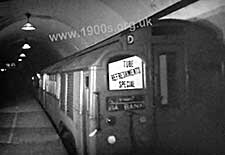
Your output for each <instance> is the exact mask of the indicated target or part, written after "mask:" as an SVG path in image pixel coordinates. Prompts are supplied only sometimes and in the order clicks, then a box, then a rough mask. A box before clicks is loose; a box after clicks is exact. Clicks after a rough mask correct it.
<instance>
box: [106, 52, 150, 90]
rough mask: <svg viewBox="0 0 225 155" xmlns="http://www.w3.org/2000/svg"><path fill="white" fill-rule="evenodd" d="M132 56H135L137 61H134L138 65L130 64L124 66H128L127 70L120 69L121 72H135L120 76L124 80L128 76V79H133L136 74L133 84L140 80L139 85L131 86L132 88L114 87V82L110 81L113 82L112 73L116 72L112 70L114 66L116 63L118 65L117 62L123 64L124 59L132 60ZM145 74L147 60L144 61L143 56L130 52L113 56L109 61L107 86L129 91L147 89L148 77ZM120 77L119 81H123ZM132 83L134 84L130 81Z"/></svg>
mask: <svg viewBox="0 0 225 155" xmlns="http://www.w3.org/2000/svg"><path fill="white" fill-rule="evenodd" d="M132 58H133V60H135V62H134V63H136V64H135V65H137V66H138V67H134V66H129V65H128V67H124V68H127V69H126V70H121V69H120V70H121V71H119V73H124V72H127V71H131V70H132V71H131V72H133V73H134V74H133V75H131V76H129V77H123V78H121V76H120V78H121V79H122V80H123V79H124V80H126V78H127V79H131V78H132V77H134V76H135V78H136V79H135V80H134V81H133V84H134V83H135V82H137V81H138V82H139V83H138V84H139V85H138V86H136V87H134V88H133V87H130V88H129V87H128V88H116V87H115V86H114V87H113V86H112V83H110V82H112V79H111V78H112V74H111V73H112V72H114V71H112V70H111V69H113V67H112V66H113V65H114V64H115V66H116V67H118V64H117V63H119V64H120V65H122V64H123V62H124V61H126V60H128V61H130V60H132ZM122 61H123V62H122ZM138 61H139V62H138ZM140 66H141V67H140ZM117 69H118V68H117ZM135 69H136V70H135ZM139 72H140V74H139ZM115 74H117V73H115ZM124 74H125V73H124ZM145 76H146V68H145V61H144V59H143V58H142V57H140V56H138V55H128V54H127V55H117V56H114V57H111V58H110V59H109V60H108V62H107V88H108V90H109V91H127V90H142V89H145V88H146V77H145ZM138 77H139V78H138ZM120 78H118V79H117V80H118V81H117V83H118V82H121V81H120V80H121V79H120ZM140 78H141V80H138V79H140ZM125 82H126V81H125ZM131 82H132V81H131ZM130 84H131V85H132V83H130Z"/></svg>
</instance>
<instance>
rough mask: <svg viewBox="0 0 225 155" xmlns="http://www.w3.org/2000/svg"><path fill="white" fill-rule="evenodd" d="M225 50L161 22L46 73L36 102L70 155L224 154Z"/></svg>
mask: <svg viewBox="0 0 225 155" xmlns="http://www.w3.org/2000/svg"><path fill="white" fill-rule="evenodd" d="M136 26H137V25H136ZM139 27H140V25H139ZM224 49H225V47H224V45H223V43H222V42H221V40H219V39H218V36H217V33H216V32H215V29H212V27H208V26H205V25H204V24H201V23H194V22H188V21H182V20H161V21H158V22H157V23H155V24H154V25H153V26H151V27H150V26H146V27H142V28H138V29H136V30H135V31H131V29H129V30H126V31H123V32H122V33H119V34H117V35H115V36H113V37H111V38H109V39H107V40H105V41H103V42H101V43H99V44H96V45H94V46H92V47H90V48H88V49H85V50H83V51H81V52H78V53H76V54H74V55H73V56H70V57H68V58H65V59H63V60H62V61H59V62H58V63H56V64H54V65H52V66H50V67H48V68H46V69H44V70H43V71H42V88H41V90H39V92H41V94H42V95H39V100H40V102H41V103H42V105H44V106H43V107H44V109H45V110H46V111H47V112H48V113H49V115H50V117H51V119H52V120H53V122H54V124H55V125H56V127H57V129H58V131H59V133H60V135H61V137H62V139H63V140H64V143H65V146H66V147H67V148H68V150H69V152H70V153H71V154H73V153H75V152H76V153H77V154H79V155H106V154H107V155H108V154H112V155H113V154H114V155H119V154H121V155H126V154H129V155H136V154H137V155H139V154H154V155H164V154H168V155H170V154H171V155H180V154H182V155H185V154H195V155H201V154H213V153H214V154H216V153H217V154H224V153H225V149H224V148H223V146H224V144H225V141H224V139H225V137H224V125H223V124H224V123H223V120H224V118H225V114H224V112H223V109H225V106H224V104H223V101H224V95H223V92H224V90H225V89H224V88H225V87H224V86H225V85H224V75H225V74H224V72H225V71H224V68H225V67H224V53H223V51H224Z"/></svg>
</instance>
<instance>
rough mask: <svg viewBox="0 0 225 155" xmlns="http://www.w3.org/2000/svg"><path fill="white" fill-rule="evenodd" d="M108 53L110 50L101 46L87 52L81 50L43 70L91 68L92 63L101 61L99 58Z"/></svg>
mask: <svg viewBox="0 0 225 155" xmlns="http://www.w3.org/2000/svg"><path fill="white" fill-rule="evenodd" d="M106 53H108V52H106V51H103V50H102V49H101V48H100V49H97V50H93V51H89V52H86V53H81V52H79V53H76V54H75V55H72V56H69V57H67V58H66V59H63V60H62V61H59V62H57V63H55V64H54V65H51V66H49V67H47V68H46V69H44V70H42V73H49V74H53V73H58V72H66V71H72V70H79V69H84V68H89V67H91V66H92V65H95V63H97V62H99V60H100V59H101V58H102V57H103V56H104V55H106Z"/></svg>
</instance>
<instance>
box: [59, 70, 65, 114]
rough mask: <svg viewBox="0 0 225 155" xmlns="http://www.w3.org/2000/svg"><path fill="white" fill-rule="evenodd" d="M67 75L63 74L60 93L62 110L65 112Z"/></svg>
mask: <svg viewBox="0 0 225 155" xmlns="http://www.w3.org/2000/svg"><path fill="white" fill-rule="evenodd" d="M65 96H66V75H65V74H62V76H61V92H60V108H61V110H62V111H65V102H66V97H65Z"/></svg>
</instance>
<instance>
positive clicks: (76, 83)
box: [73, 71, 82, 111]
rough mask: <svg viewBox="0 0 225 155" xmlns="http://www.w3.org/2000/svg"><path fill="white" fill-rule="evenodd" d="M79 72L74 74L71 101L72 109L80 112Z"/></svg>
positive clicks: (80, 83)
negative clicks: (72, 103) (72, 102)
mask: <svg viewBox="0 0 225 155" xmlns="http://www.w3.org/2000/svg"><path fill="white" fill-rule="evenodd" d="M81 85H82V82H81V72H80V71H78V72H74V86H73V87H74V91H73V98H74V99H73V101H74V108H75V110H76V111H79V110H80V104H81V103H80V102H82V99H81V97H82V95H81V91H82V90H81Z"/></svg>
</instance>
